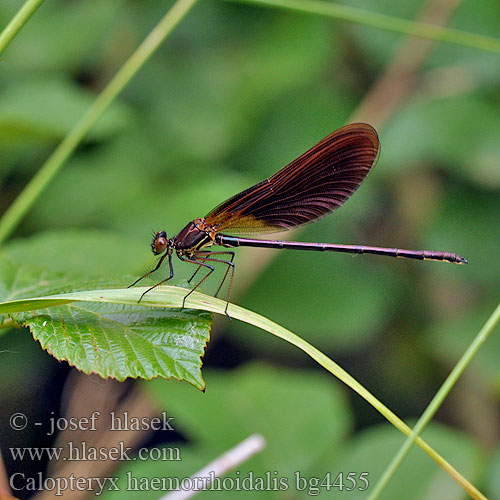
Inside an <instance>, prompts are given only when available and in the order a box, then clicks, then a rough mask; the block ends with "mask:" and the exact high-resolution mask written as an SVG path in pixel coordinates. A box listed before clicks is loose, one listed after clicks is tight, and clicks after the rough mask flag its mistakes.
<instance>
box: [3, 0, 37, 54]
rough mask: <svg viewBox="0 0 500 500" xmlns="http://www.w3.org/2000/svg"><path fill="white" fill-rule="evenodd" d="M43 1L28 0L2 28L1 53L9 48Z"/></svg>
mask: <svg viewBox="0 0 500 500" xmlns="http://www.w3.org/2000/svg"><path fill="white" fill-rule="evenodd" d="M42 3H43V0H27V1H26V2H25V3H24V5H23V6H22V7H21V8H20V9H19V10H18V11H17V13H16V15H15V16H14V17H13V18H12V19H11V21H10V23H9V24H7V26H5V28H4V29H3V30H2V33H0V55H2V54H3V51H4V50H5V49H6V48H7V46H8V45H9V43H10V42H11V41H12V40H13V38H14V37H15V36H16V35H17V34H18V32H19V30H20V29H21V28H22V27H23V26H24V25H25V24H26V22H27V21H28V19H29V18H30V17H31V16H32V15H33V13H34V12H35V11H36V9H38V7H40V5H41V4H42Z"/></svg>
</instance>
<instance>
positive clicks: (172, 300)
mask: <svg viewBox="0 0 500 500" xmlns="http://www.w3.org/2000/svg"><path fill="white" fill-rule="evenodd" d="M146 290H147V288H145V287H137V288H126V289H113V290H91V291H85V292H74V293H67V294H60V295H52V296H49V297H37V298H31V299H20V300H14V301H10V302H3V303H0V314H2V313H13V312H22V311H30V310H33V309H37V308H39V307H48V305H49V304H50V305H52V306H56V305H61V304H67V303H69V302H71V301H89V302H107V303H115V304H129V305H137V301H138V299H139V297H140V296H141V294H142V293H143V292H145V291H146ZM187 292H188V290H186V289H184V288H179V287H173V286H162V287H158V288H156V289H155V290H153V291H151V292H149V293H148V294H147V295H146V296H145V297H144V298H143V299H142V301H141V302H140V304H141V305H143V306H145V307H162V308H164V307H174V308H180V307H182V302H183V299H184V297H185V296H186V293H187ZM186 308H193V309H201V310H204V311H210V312H214V313H217V314H225V308H226V302H225V301H223V300H220V299H216V298H214V297H211V296H208V295H204V294H202V293H199V292H194V293H192V294H191V295H190V296H189V298H188V299H187V301H186ZM228 313H229V315H230V316H231V317H232V318H235V319H239V320H240V321H244V322H246V323H249V324H251V325H254V326H256V327H257V328H261V329H262V330H265V331H267V332H269V333H271V334H273V335H275V336H276V337H279V338H281V339H283V340H286V341H287V342H289V343H291V344H293V345H295V346H296V347H298V348H299V349H301V350H302V351H304V352H305V353H307V354H308V355H309V356H310V357H311V358H313V359H314V360H315V361H316V362H317V363H319V364H320V365H321V366H323V368H325V369H326V370H328V371H329V372H330V373H332V374H333V375H335V376H336V377H337V378H339V379H340V380H341V381H342V382H344V383H345V384H346V385H347V386H349V387H350V388H351V389H352V390H354V391H355V392H357V393H358V394H359V395H360V396H361V397H362V398H363V399H365V400H366V401H367V402H368V403H370V404H371V405H372V406H373V407H374V408H375V409H377V410H378V411H379V412H380V413H381V414H382V415H383V416H384V417H385V418H386V419H387V420H389V422H391V423H392V424H393V425H394V426H395V427H397V428H398V429H399V430H400V431H401V432H402V433H404V434H405V435H407V436H409V435H410V434H411V432H412V431H411V429H410V428H409V427H408V426H407V425H406V424H405V423H404V422H403V421H402V420H401V419H400V418H399V417H398V416H397V415H395V414H394V413H393V412H392V411H391V410H390V409H389V408H387V407H386V406H385V405H384V404H383V403H382V402H381V401H379V400H378V399H377V398H375V396H373V395H372V394H371V393H370V392H369V391H368V390H367V389H365V388H364V387H363V386H362V385H361V384H360V383H359V382H357V381H356V380H355V379H354V378H353V377H352V376H351V375H349V374H348V373H347V372H346V371H345V370H344V369H343V368H341V367H340V366H339V365H338V364H337V363H335V362H334V361H332V360H331V359H330V358H328V356H326V355H325V354H323V353H322V352H321V351H319V350H318V349H316V348H315V347H314V346H312V345H311V344H309V343H308V342H306V341H305V340H304V339H302V338H300V337H299V336H298V335H295V334H294V333H292V332H291V331H289V330H287V329H286V328H283V327H282V326H280V325H278V324H277V323H275V322H273V321H271V320H270V319H268V318H265V317H264V316H261V315H260V314H257V313H254V312H252V311H249V310H247V309H244V308H242V307H239V306H236V305H234V304H230V305H229V308H228ZM415 442H416V443H417V445H418V446H419V447H420V448H421V449H422V450H424V451H425V452H426V453H427V454H428V455H429V456H430V457H431V458H432V459H433V460H434V461H435V462H436V463H437V464H438V465H439V466H440V467H441V468H443V469H444V470H445V471H446V472H447V473H448V474H449V475H450V476H451V477H453V478H454V479H455V480H456V481H457V482H458V483H459V484H460V485H461V486H462V487H463V488H464V489H465V490H466V491H467V492H468V493H469V495H471V496H472V497H473V498H480V499H484V496H483V495H482V494H481V493H480V492H479V491H478V490H477V489H476V488H475V487H474V486H473V485H472V484H471V483H470V482H469V481H467V479H465V478H464V477H463V476H462V475H461V474H459V473H458V471H456V470H455V469H454V468H453V467H452V466H451V464H449V463H448V462H447V461H446V460H445V459H444V458H443V457H441V456H440V455H439V454H438V453H437V452H436V451H434V450H433V449H432V448H431V447H430V446H429V445H428V444H427V443H426V442H425V441H424V440H423V439H421V438H420V437H416V438H415Z"/></svg>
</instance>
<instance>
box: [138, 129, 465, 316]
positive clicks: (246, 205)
mask: <svg viewBox="0 0 500 500" xmlns="http://www.w3.org/2000/svg"><path fill="white" fill-rule="evenodd" d="M379 152H380V142H379V139H378V136H377V132H376V131H375V129H373V127H371V126H370V125H367V124H365V123H354V124H352V125H347V126H345V127H342V128H340V129H339V130H336V131H335V132H332V133H331V134H330V135H328V136H327V137H325V138H324V139H323V140H322V141H320V142H318V144H316V145H315V146H313V147H312V148H311V149H310V150H309V151H306V152H305V153H304V154H303V155H301V156H299V157H298V158H297V159H296V160H294V161H292V162H291V163H289V164H288V165H287V166H285V167H283V168H282V169H281V170H279V171H278V172H276V173H275V174H274V175H272V176H271V177H269V178H268V179H265V180H264V181H262V182H259V183H258V184H256V185H255V186H252V187H250V188H248V189H246V190H245V191H242V192H241V193H239V194H237V195H235V196H233V197H232V198H229V199H228V200H227V201H225V202H224V203H222V204H221V205H219V206H218V207H216V208H214V209H213V210H212V211H211V212H210V213H209V214H208V215H207V216H205V217H202V218H199V219H195V220H193V221H192V222H189V224H188V225H187V226H186V227H185V228H184V229H183V230H182V231H181V232H180V233H179V234H178V235H177V236H175V237H174V238H170V239H168V238H167V233H166V232H165V231H158V232H157V233H156V234H155V235H154V239H153V243H152V244H151V248H152V249H153V253H154V254H155V255H160V254H162V253H163V255H162V257H161V258H160V260H159V262H158V264H157V265H156V267H155V268H154V269H153V270H152V271H150V272H149V273H147V274H145V275H144V276H142V277H141V278H139V279H138V280H137V281H136V282H135V283H133V284H132V285H131V286H133V285H135V284H136V283H137V282H138V281H140V280H141V279H142V278H145V277H146V276H148V275H149V274H151V273H153V272H154V271H156V270H157V269H158V268H159V267H160V266H161V263H162V262H163V260H164V259H165V258H166V257H168V264H169V267H170V275H169V277H168V278H167V279H165V280H163V281H161V282H160V283H157V284H156V285H155V286H153V287H151V288H149V289H148V290H146V292H144V294H145V293H147V292H149V291H150V290H152V289H153V288H155V287H156V286H158V285H161V284H162V283H165V282H166V281H168V280H169V279H171V278H172V277H173V276H174V269H173V266H172V254H173V253H174V252H175V253H176V254H177V257H178V258H179V259H180V260H182V261H184V262H190V263H192V264H196V265H197V266H198V269H197V270H196V271H195V273H194V274H193V276H192V277H191V279H190V280H189V281H191V280H192V279H193V278H194V276H195V275H196V273H197V272H198V271H199V270H200V269H201V268H202V267H204V268H206V269H208V271H209V272H208V273H207V275H206V276H205V277H204V278H203V279H202V280H200V281H199V282H198V283H197V284H196V286H195V287H194V288H193V289H192V290H191V291H190V292H189V294H190V293H192V292H193V291H194V290H195V289H196V288H198V287H199V286H200V284H201V283H202V282H203V281H205V279H206V278H208V276H210V274H212V272H213V271H214V267H213V266H212V265H211V264H208V262H210V263H222V264H225V265H226V266H227V268H226V273H225V275H224V278H223V280H222V283H221V285H220V286H219V288H218V290H217V292H216V294H215V295H217V294H218V293H219V291H220V289H221V287H222V284H223V283H224V281H225V279H226V278H227V275H228V273H229V270H231V283H230V288H229V296H230V295H231V288H232V284H233V280H234V263H233V259H234V252H231V251H228V250H225V251H218V252H212V251H210V250H208V248H209V247H211V246H212V245H219V246H221V247H225V248H234V247H239V246H251V247H261V248H290V249H296V250H318V251H327V252H345V253H355V254H361V253H370V254H376V255H388V256H391V257H405V258H410V259H420V260H438V261H445V262H451V263H453V264H466V263H467V260H466V259H464V258H463V257H460V256H459V255H457V254H455V253H449V252H434V251H429V250H403V249H399V248H381V247H372V246H365V245H339V244H332V243H302V242H295V241H275V240H272V241H271V240H260V239H249V238H242V237H240V236H229V235H227V234H223V232H225V231H228V232H230V233H233V234H252V233H253V234H258V233H276V232H279V231H286V230H287V229H291V228H295V227H298V226H302V225H303V224H307V223H309V222H314V221H316V220H318V219H320V218H322V217H324V216H325V215H328V214H329V213H330V212H333V210H335V209H336V208H338V207H340V206H341V205H342V204H343V203H344V202H345V201H346V200H347V199H348V198H349V197H350V196H351V195H352V194H353V193H354V191H356V189H357V188H358V187H359V186H360V184H361V183H362V182H363V180H364V179H365V177H366V176H367V175H368V173H369V172H370V170H371V169H372V167H373V166H374V165H375V163H376V161H377V158H378V156H379ZM217 257H219V258H217ZM224 257H225V258H224ZM226 258H227V260H226ZM144 294H143V295H142V296H141V299H142V297H143V296H144ZM189 294H188V295H189ZM188 295H186V297H185V298H184V303H185V300H186V298H187V296H188ZM184 303H183V305H184ZM228 303H229V297H228ZM226 314H227V307H226Z"/></svg>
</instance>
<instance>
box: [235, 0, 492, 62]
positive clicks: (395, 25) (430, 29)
mask: <svg viewBox="0 0 500 500" xmlns="http://www.w3.org/2000/svg"><path fill="white" fill-rule="evenodd" d="M230 1H232V2H243V3H249V4H253V5H261V6H264V7H277V8H280V9H287V10H293V11H297V12H307V13H309V14H318V15H321V16H327V17H333V18H335V19H342V20H344V21H349V22H352V23H358V24H364V25H366V26H372V27H374V28H379V29H384V30H387V31H393V32H395V33H402V34H405V35H412V36H418V37H422V38H429V39H431V40H437V41H440V42H448V43H453V44H456V45H463V46H465V47H472V48H475V49H480V50H487V51H489V52H495V53H497V54H498V53H500V40H499V39H497V38H493V37H489V36H484V35H478V34H476V33H468V32H466V31H460V30H455V29H450V28H444V27H442V26H435V25H432V24H426V23H418V22H415V21H409V20H407V19H401V18H398V17H393V16H387V15H385V14H379V13H377V12H369V11H366V10H362V9H357V8H355V7H350V6H348V5H339V4H335V3H327V2H321V1H316V0H306V1H305V0H230Z"/></svg>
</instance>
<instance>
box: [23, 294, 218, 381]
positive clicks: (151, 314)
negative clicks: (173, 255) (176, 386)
mask: <svg viewBox="0 0 500 500" xmlns="http://www.w3.org/2000/svg"><path fill="white" fill-rule="evenodd" d="M15 318H16V320H17V321H18V322H20V323H22V324H23V325H25V326H28V327H29V328H30V330H31V332H32V334H33V337H34V338H35V340H38V341H39V342H40V344H41V345H42V347H43V348H44V349H46V350H47V351H48V352H49V353H50V354H52V355H53V356H54V357H55V358H57V359H58V360H66V361H68V363H69V364H70V365H72V366H75V367H77V368H78V369H79V370H81V371H83V372H84V373H97V374H98V375H100V376H101V377H112V378H115V379H117V380H125V379H126V378H127V377H133V378H137V377H140V378H145V379H148V380H149V379H152V378H154V377H158V376H160V377H163V378H171V377H173V378H176V379H177V380H187V381H188V382H190V383H191V384H193V385H194V386H195V387H197V388H198V389H201V390H204V388H205V383H204V381H203V378H202V376H201V364H202V363H201V359H200V358H201V356H203V353H204V350H205V346H206V343H207V342H208V340H209V335H210V326H211V323H212V321H211V315H210V314H208V313H201V314H199V313H198V312H197V311H192V310H179V309H158V308H156V309H153V308H148V307H142V306H130V305H123V306H119V305H116V304H100V303H89V302H83V303H82V302H77V303H71V304H67V305H65V306H59V307H54V308H51V309H41V310H39V311H37V312H36V313H35V314H33V313H24V314H21V315H18V316H17V315H16V316H15Z"/></svg>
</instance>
